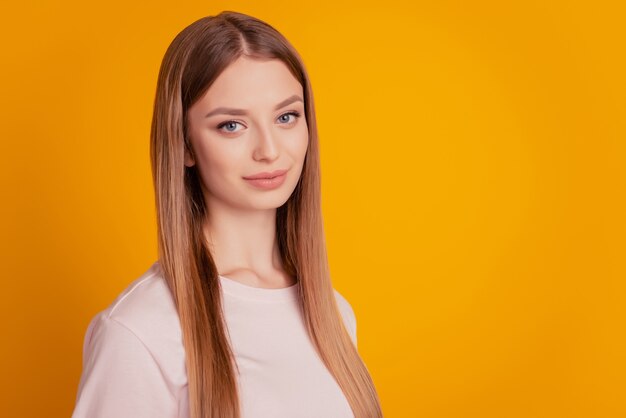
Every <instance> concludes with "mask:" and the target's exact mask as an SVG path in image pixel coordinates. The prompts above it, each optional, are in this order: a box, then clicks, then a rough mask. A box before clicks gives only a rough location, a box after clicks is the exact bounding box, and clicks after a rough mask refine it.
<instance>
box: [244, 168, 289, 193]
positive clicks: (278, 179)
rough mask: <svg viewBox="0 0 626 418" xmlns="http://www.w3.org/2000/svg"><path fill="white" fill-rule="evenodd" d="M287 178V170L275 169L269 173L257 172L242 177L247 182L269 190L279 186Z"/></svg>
mask: <svg viewBox="0 0 626 418" xmlns="http://www.w3.org/2000/svg"><path fill="white" fill-rule="evenodd" d="M286 178H287V170H276V171H272V172H271V173H268V172H264V173H257V174H254V175H252V176H248V177H244V180H246V181H247V182H248V183H250V184H251V185H253V186H254V187H257V188H259V189H264V190H271V189H276V188H278V187H280V185H281V184H283V183H284V181H285V179H286Z"/></svg>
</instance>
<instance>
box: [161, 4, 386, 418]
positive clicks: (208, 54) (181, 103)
mask: <svg viewBox="0 0 626 418" xmlns="http://www.w3.org/2000/svg"><path fill="white" fill-rule="evenodd" d="M242 55H245V56H248V57H252V58H258V59H279V60H281V61H283V62H284V63H285V64H286V65H287V67H288V68H289V70H290V71H291V73H292V74H293V75H294V77H295V78H296V79H297V80H298V81H299V82H300V84H301V85H302V87H303V91H304V105H305V117H306V121H307V125H308V132H309V146H308V150H307V153H306V156H305V161H304V166H303V169H302V174H301V177H300V179H299V181H298V184H297V186H296V188H295V190H294V192H293V193H292V195H291V196H290V197H289V199H288V200H287V202H285V204H283V205H282V206H281V207H279V208H278V209H277V212H276V232H277V239H278V244H279V248H280V256H281V260H282V263H283V266H284V268H285V270H286V271H287V272H288V273H289V274H290V275H293V276H295V277H297V278H298V292H299V295H300V304H301V308H302V312H303V315H304V319H305V323H306V327H307V331H308V333H309V335H310V337H311V340H312V342H313V343H314V345H315V348H316V350H317V352H318V353H319V355H320V357H321V359H322V360H323V362H324V363H325V365H326V367H327V369H328V370H329V371H330V373H331V374H332V375H333V377H334V378H335V380H336V381H337V383H338V385H339V387H340V388H341V390H342V391H343V393H344V394H345V396H346V399H347V400H348V402H349V404H350V406H351V408H352V411H353V413H354V415H355V417H356V418H370V417H372V418H375V417H382V410H381V407H380V401H379V398H378V394H377V393H376V389H375V387H374V384H373V381H372V379H371V376H370V374H369V372H368V370H367V367H366V366H365V364H364V363H363V361H362V359H361V358H360V356H359V353H358V351H357V348H356V346H355V345H354V343H353V342H352V339H351V338H350V335H349V334H348V331H347V330H346V328H345V326H344V323H343V320H342V319H341V314H340V311H339V309H338V306H337V301H336V299H335V295H334V292H333V287H332V284H331V280H330V273H329V268H328V259H327V253H326V244H325V238H324V231H323V222H322V212H321V199H320V163H319V148H318V138H317V126H316V119H315V108H314V105H313V94H312V90H311V85H310V81H309V77H308V75H307V72H306V70H305V67H304V64H303V62H302V59H301V58H300V56H299V55H298V53H297V52H296V50H295V49H294V48H293V46H292V45H291V44H290V43H289V42H288V41H287V39H285V38H284V37H283V36H282V35H281V34H280V33H279V32H278V31H277V30H276V29H274V28H273V27H272V26H270V25H269V24H267V23H265V22H263V21H261V20H259V19H256V18H254V17H251V16H248V15H245V14H242V13H237V12H233V11H223V12H221V13H220V14H218V15H216V16H207V17H204V18H202V19H199V20H197V21H195V22H193V23H192V24H191V25H189V26H187V27H186V28H185V29H183V30H182V31H181V32H180V33H179V34H178V35H177V36H176V37H175V38H174V40H173V41H172V43H171V44H170V46H169V47H168V49H167V51H166V53H165V56H164V58H163V61H162V64H161V68H160V70H159V76H158V82H157V90H156V97H155V102H154V113H153V118H152V126H151V133H150V158H151V164H152V176H153V181H154V190H155V199H156V212H157V233H158V253H159V259H160V264H161V266H162V268H163V272H164V275H165V278H166V280H167V283H168V286H169V288H170V290H171V292H172V294H173V297H174V300H175V303H176V307H177V311H178V315H179V319H180V324H181V329H182V336H183V343H184V347H185V359H186V368H187V378H188V392H189V405H190V414H191V418H214V417H219V418H239V417H240V404H239V394H238V389H237V378H236V374H235V372H236V369H237V365H236V362H235V359H234V355H233V352H232V349H231V346H230V344H229V339H228V333H227V329H226V323H225V320H224V317H223V313H222V300H221V288H220V281H219V278H218V271H217V268H216V265H215V262H214V260H213V257H212V255H211V252H210V250H209V247H208V245H207V242H206V238H205V236H204V235H203V228H202V225H203V223H204V222H205V220H206V219H207V215H208V214H207V208H206V206H205V202H204V199H203V195H202V192H201V183H200V182H201V180H200V176H199V173H198V171H197V167H196V165H194V166H192V167H186V166H185V165H184V154H185V149H187V150H188V151H189V152H191V151H192V149H191V144H190V142H189V139H188V135H187V130H188V128H187V111H188V110H189V108H190V107H191V106H192V105H193V104H194V103H195V102H196V101H197V100H199V99H200V98H201V97H202V96H203V95H204V93H205V92H206V91H207V90H208V89H209V87H210V86H211V85H212V83H213V82H214V81H215V79H216V78H217V77H218V76H219V74H220V73H221V72H222V71H223V70H224V69H225V68H226V67H227V66H228V65H229V64H230V63H232V62H233V61H234V60H235V59H237V58H238V57H240V56H242Z"/></svg>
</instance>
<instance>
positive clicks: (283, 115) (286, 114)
mask: <svg viewBox="0 0 626 418" xmlns="http://www.w3.org/2000/svg"><path fill="white" fill-rule="evenodd" d="M285 116H293V117H294V120H293V121H291V122H290V121H289V120H288V119H289V118H287V120H285V119H284V117H285ZM299 117H300V113H299V112H295V111H294V112H287V113H283V114H282V115H280V116H279V117H278V119H279V120H282V121H284V122H286V123H293V122H295V121H296V120H297V119H298V118H299Z"/></svg>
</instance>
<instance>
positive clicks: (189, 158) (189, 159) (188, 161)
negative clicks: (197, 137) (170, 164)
mask: <svg viewBox="0 0 626 418" xmlns="http://www.w3.org/2000/svg"><path fill="white" fill-rule="evenodd" d="M195 164H196V161H195V159H194V158H193V151H192V150H191V149H190V146H189V141H185V166H187V167H191V166H193V165H195Z"/></svg>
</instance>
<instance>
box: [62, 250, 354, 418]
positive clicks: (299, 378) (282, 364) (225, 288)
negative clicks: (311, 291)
mask: <svg viewBox="0 0 626 418" xmlns="http://www.w3.org/2000/svg"><path fill="white" fill-rule="evenodd" d="M219 279H220V282H221V286H222V300H223V311H224V317H225V320H226V324H227V330H228V335H229V336H230V340H231V345H232V348H233V352H234V354H235V358H236V362H237V365H238V367H239V373H240V374H239V375H238V377H237V379H238V380H237V381H238V385H239V394H240V395H239V396H240V402H241V412H242V418H282V417H284V418H300V417H302V418H304V417H310V418H320V417H324V418H335V417H336V418H344V417H346V418H347V417H350V418H353V417H354V415H353V413H352V410H351V408H350V405H349V404H348V401H347V399H346V398H345V396H344V394H343V392H342V391H341V389H340V387H339V385H338V384H337V383H336V381H335V380H334V378H333V377H332V375H331V374H330V372H329V371H328V369H327V368H326V367H325V365H324V363H323V362H322V360H321V359H320V357H319V356H318V354H317V352H316V351H315V349H314V347H313V344H312V341H311V339H310V338H309V336H308V334H307V332H306V328H305V323H304V318H303V315H302V312H301V310H300V308H299V304H298V299H297V298H298V291H297V286H298V285H297V284H296V285H293V286H291V287H286V288H280V289H267V288H259V287H252V286H248V285H244V284H242V283H240V282H237V281H235V280H232V279H229V278H226V277H223V276H219ZM334 292H335V295H336V300H337V303H338V305H339V308H340V312H341V315H342V318H343V320H344V324H345V325H346V328H347V329H348V332H349V334H350V336H351V337H352V340H353V342H354V344H355V346H356V320H355V316H354V311H353V310H352V307H351V306H350V304H349V303H348V301H347V300H346V299H345V298H344V297H343V296H342V295H341V294H340V293H339V292H338V291H337V290H335V291H334ZM235 373H237V370H236V369H235ZM72 417H73V418H144V417H145V418H174V417H179V418H187V417H189V399H188V392H187V373H186V369H185V351H184V347H183V343H182V333H181V328H180V323H179V319H178V314H177V312H176V308H175V305H174V299H173V297H172V294H171V292H170V290H169V287H168V286H167V283H166V282H165V279H164V277H163V274H162V270H161V266H160V264H159V262H158V261H156V262H155V263H154V264H153V265H152V266H151V267H150V268H149V269H148V270H147V271H146V272H145V273H144V274H142V275H141V276H140V277H139V278H138V279H136V280H135V281H133V282H132V283H131V284H130V285H129V286H128V287H127V288H126V289H125V290H124V291H123V292H122V293H121V294H120V295H119V296H118V297H117V298H116V299H115V301H114V302H113V303H112V304H111V305H110V306H109V307H108V308H106V309H105V310H104V311H102V312H100V313H99V314H97V315H96V316H95V317H94V318H93V319H92V321H91V323H90V324H89V327H88V328H87V332H86V334H85V340H84V346H83V372H82V375H81V378H80V384H79V387H78V394H77V398H76V406H75V409H74V413H73V415H72Z"/></svg>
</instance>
